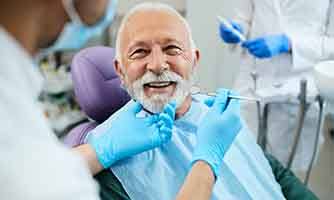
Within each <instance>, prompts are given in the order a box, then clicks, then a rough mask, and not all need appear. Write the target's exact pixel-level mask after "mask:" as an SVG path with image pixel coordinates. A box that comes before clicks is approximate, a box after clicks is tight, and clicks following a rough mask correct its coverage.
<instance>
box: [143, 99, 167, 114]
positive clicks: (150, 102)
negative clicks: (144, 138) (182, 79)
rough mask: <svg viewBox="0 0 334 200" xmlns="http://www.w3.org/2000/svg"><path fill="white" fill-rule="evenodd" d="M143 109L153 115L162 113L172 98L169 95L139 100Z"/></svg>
mask: <svg viewBox="0 0 334 200" xmlns="http://www.w3.org/2000/svg"><path fill="white" fill-rule="evenodd" d="M138 101H139V102H140V103H141V104H142V106H143V108H144V109H145V110H147V111H149V112H151V113H155V114H156V113H161V112H162V111H163V109H164V107H165V105H166V104H168V103H169V102H170V101H171V97H170V96H169V95H168V96H166V95H154V96H151V97H149V98H148V97H146V98H145V99H138Z"/></svg>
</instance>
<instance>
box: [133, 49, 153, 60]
mask: <svg viewBox="0 0 334 200" xmlns="http://www.w3.org/2000/svg"><path fill="white" fill-rule="evenodd" d="M148 53H149V51H148V50H146V49H136V50H135V51H133V52H132V53H131V54H130V59H140V58H144V57H145V56H146V55H147V54H148Z"/></svg>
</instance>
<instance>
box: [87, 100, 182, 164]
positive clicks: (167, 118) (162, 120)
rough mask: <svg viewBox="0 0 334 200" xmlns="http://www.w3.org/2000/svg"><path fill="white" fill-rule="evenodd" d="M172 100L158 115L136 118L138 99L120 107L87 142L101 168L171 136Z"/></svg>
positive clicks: (149, 147)
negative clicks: (99, 131)
mask: <svg viewBox="0 0 334 200" xmlns="http://www.w3.org/2000/svg"><path fill="white" fill-rule="evenodd" d="M175 107H176V104H175V102H173V103H170V104H167V105H166V106H165V108H164V111H163V112H162V113H160V114H155V115H151V116H148V117H143V118H139V117H136V114H137V113H138V112H140V111H141V110H142V106H141V105H140V104H139V103H138V102H134V103H132V104H130V105H127V106H125V107H123V108H122V110H121V111H120V112H119V113H117V114H119V115H118V116H117V117H116V118H115V119H114V120H113V121H112V122H111V123H112V124H111V128H110V129H109V130H107V131H106V132H105V133H102V134H100V135H96V136H92V137H91V138H89V140H88V143H89V144H90V145H91V146H92V147H93V149H94V150H95V152H96V155H97V158H98V160H99V162H100V164H101V165H102V166H103V167H104V168H108V167H110V166H111V165H112V164H113V163H115V162H116V161H118V160H121V159H123V158H126V157H129V156H133V155H135V154H138V153H141V152H144V151H147V150H150V149H153V148H155V147H158V146H160V145H162V144H164V143H166V142H167V141H169V140H170V139H171V136H172V127H173V124H174V118H175Z"/></svg>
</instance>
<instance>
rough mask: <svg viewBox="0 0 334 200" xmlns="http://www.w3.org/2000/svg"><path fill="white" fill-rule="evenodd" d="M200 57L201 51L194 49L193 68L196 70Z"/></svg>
mask: <svg viewBox="0 0 334 200" xmlns="http://www.w3.org/2000/svg"><path fill="white" fill-rule="evenodd" d="M200 58H201V52H200V51H199V49H195V50H194V63H193V70H195V67H197V65H198V63H199V60H200Z"/></svg>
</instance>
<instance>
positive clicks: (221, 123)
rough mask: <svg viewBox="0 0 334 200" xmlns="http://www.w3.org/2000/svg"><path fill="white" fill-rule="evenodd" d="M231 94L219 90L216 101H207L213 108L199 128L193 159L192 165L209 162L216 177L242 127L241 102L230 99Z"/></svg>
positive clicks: (224, 90)
mask: <svg viewBox="0 0 334 200" xmlns="http://www.w3.org/2000/svg"><path fill="white" fill-rule="evenodd" d="M230 93H231V92H230V91H228V90H226V89H219V90H218V91H217V96H216V98H215V99H208V100H207V101H206V104H207V105H208V106H209V107H210V106H211V108H210V110H209V111H208V113H207V114H206V116H205V117H204V120H203V122H202V123H201V124H200V125H199V127H198V130H197V141H198V143H197V145H196V147H195V150H194V154H193V159H192V163H194V162H195V161H197V160H203V161H205V162H207V163H208V164H209V165H210V166H211V168H212V170H213V173H214V174H215V176H216V177H218V176H219V171H220V167H221V165H222V163H223V159H224V156H225V153H226V152H227V151H228V149H229V148H230V146H231V144H232V143H233V141H234V139H235V138H236V136H237V135H238V133H239V131H240V129H241V127H242V124H241V120H240V104H239V101H238V100H236V99H229V98H228V95H229V94H230Z"/></svg>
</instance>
